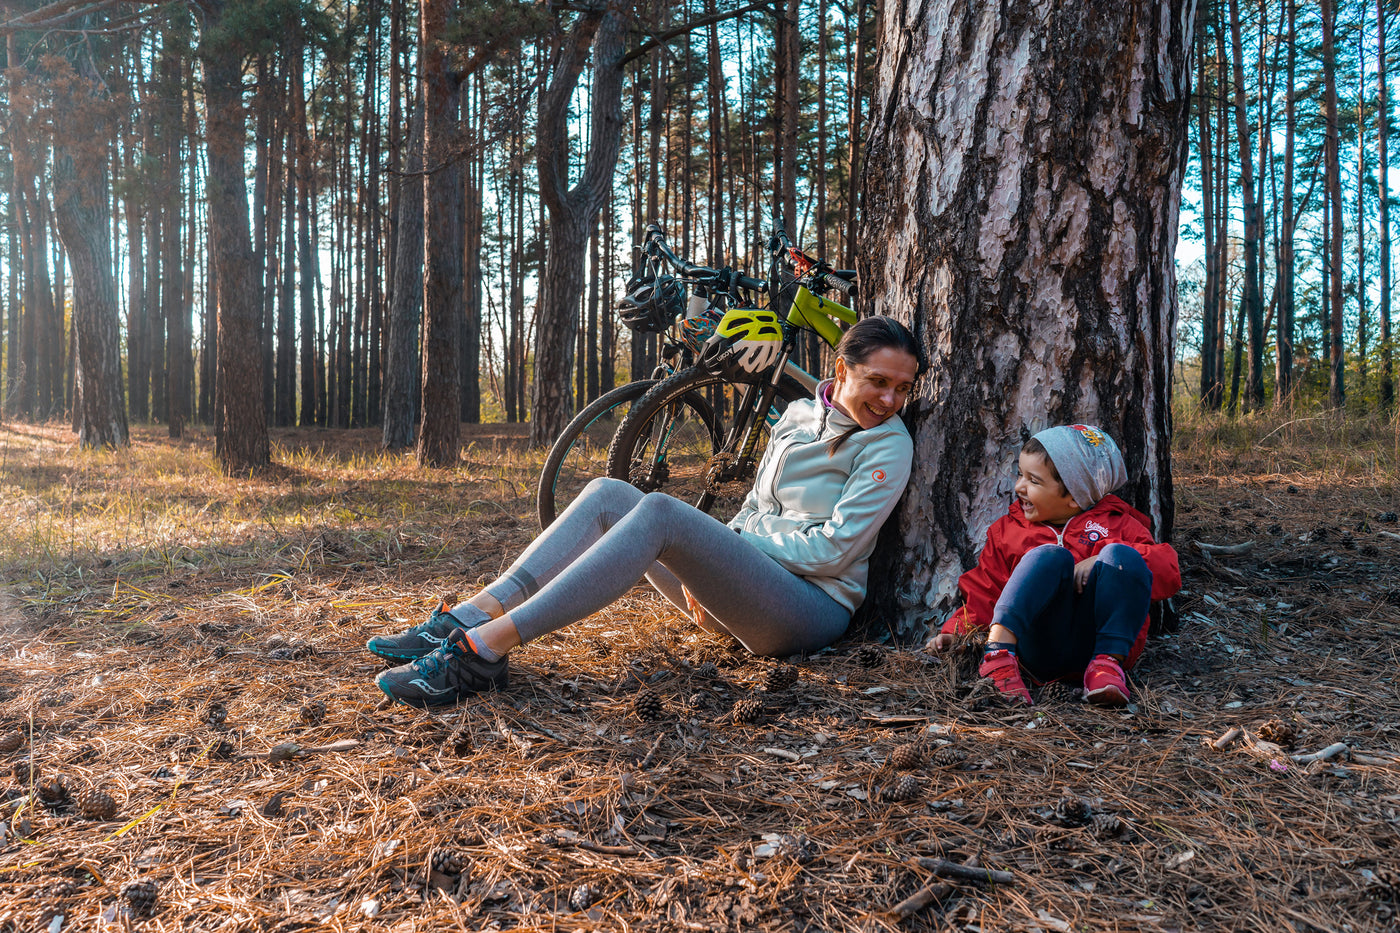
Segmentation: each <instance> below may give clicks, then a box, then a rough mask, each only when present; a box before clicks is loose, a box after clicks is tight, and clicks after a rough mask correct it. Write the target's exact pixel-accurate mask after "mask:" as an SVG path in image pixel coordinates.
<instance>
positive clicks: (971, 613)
mask: <svg viewBox="0 0 1400 933" xmlns="http://www.w3.org/2000/svg"><path fill="white" fill-rule="evenodd" d="M1147 526H1148V519H1147V516H1146V515H1143V514H1142V513H1141V512H1139V511H1138V510H1137V509H1135V508H1133V507H1132V506H1130V505H1128V503H1126V502H1124V501H1123V500H1122V499H1120V498H1118V497H1117V496H1104V497H1103V498H1102V499H1100V500H1099V501H1098V502H1097V503H1096V504H1095V505H1094V507H1093V508H1092V509H1090V510H1089V511H1087V512H1080V513H1079V514H1078V515H1076V516H1074V517H1073V518H1071V519H1070V520H1069V521H1068V522H1066V523H1065V527H1064V536H1063V541H1060V540H1058V538H1059V535H1057V534H1056V532H1055V529H1054V528H1053V527H1052V526H1050V525H1046V524H1042V523H1040V522H1030V521H1027V520H1026V516H1025V515H1024V514H1023V513H1022V511H1021V503H1019V502H1012V503H1011V508H1010V509H1008V510H1007V514H1005V515H1003V516H1002V517H1001V518H999V519H997V520H996V522H994V523H993V524H992V527H991V528H988V529H987V543H986V544H985V545H984V546H983V548H982V554H981V556H980V557H978V558H977V566H976V567H973V568H972V569H971V570H969V571H968V572H967V573H965V574H963V575H962V576H961V577H959V578H958V589H959V590H961V591H962V595H963V604H962V605H961V606H959V607H958V608H957V609H956V610H954V612H953V614H952V615H951V616H949V617H948V619H947V621H945V622H944V623H943V627H942V629H941V631H942V632H944V633H947V634H962V633H963V632H970V631H972V630H973V629H976V628H986V627H987V626H989V625H991V622H992V610H993V609H994V608H995V607H996V604H997V598H998V597H1000V596H1001V591H1002V589H1003V588H1004V587H1005V586H1006V581H1007V580H1009V579H1010V578H1011V571H1013V570H1015V569H1016V565H1017V564H1019V563H1020V562H1021V558H1022V557H1023V556H1025V554H1026V552H1027V551H1029V550H1030V549H1031V548H1033V547H1038V546H1040V545H1042V544H1063V545H1064V546H1065V547H1067V548H1069V550H1070V552H1071V553H1072V554H1074V562H1075V563H1076V564H1077V563H1079V562H1080V561H1081V560H1084V559H1085V558H1086V557H1092V556H1093V555H1095V554H1097V553H1099V552H1100V551H1102V550H1103V549H1104V548H1105V547H1107V546H1108V545H1110V544H1126V545H1128V546H1129V547H1132V548H1133V549H1135V550H1136V551H1137V552H1138V553H1139V554H1141V555H1142V558H1143V560H1144V561H1145V562H1146V563H1147V569H1149V570H1151V571H1152V599H1153V600H1159V599H1166V598H1167V597H1169V596H1172V595H1173V594H1174V593H1176V591H1177V590H1179V589H1181V569H1180V567H1178V566H1177V560H1176V551H1175V550H1174V549H1173V548H1172V546H1171V545H1170V544H1158V543H1157V542H1156V541H1155V540H1154V539H1153V537H1152V533H1151V532H1150V531H1148V530H1147ZM1146 643H1147V620H1146V619H1144V620H1143V626H1142V629H1141V631H1139V632H1138V637H1137V640H1136V641H1135V642H1134V643H1133V649H1132V651H1131V652H1130V653H1129V655H1128V664H1129V665H1132V664H1133V663H1134V662H1135V661H1137V659H1138V656H1139V655H1140V654H1142V649H1143V646H1144V645H1145V644H1146Z"/></svg>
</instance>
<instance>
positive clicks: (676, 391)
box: [607, 369, 809, 521]
mask: <svg viewBox="0 0 1400 933" xmlns="http://www.w3.org/2000/svg"><path fill="white" fill-rule="evenodd" d="M753 391H761V387H759V386H749V385H742V384H736V383H734V382H731V381H729V380H728V379H725V378H724V377H723V376H722V375H719V374H716V373H711V372H708V371H706V370H703V369H689V370H685V371H683V372H680V373H677V374H676V375H674V376H671V377H670V378H668V379H663V380H662V381H660V382H658V383H656V385H655V386H653V387H652V389H651V391H649V392H648V393H647V394H646V395H645V396H643V397H642V398H641V399H639V400H638V401H637V402H636V403H634V404H633V405H632V408H631V410H630V411H629V412H628V413H627V417H626V418H624V419H623V420H622V424H621V425H619V426H618V429H617V433H616V434H615V435H613V441H612V446H611V447H610V448H609V449H608V465H607V469H608V475H609V476H612V477H616V478H617V479H625V480H627V481H628V482H630V483H631V484H632V485H634V486H636V487H637V488H638V489H641V490H642V491H644V492H665V493H667V494H668V495H672V496H675V497H676V498H678V499H682V500H684V501H686V502H689V503H690V504H691V505H694V506H695V507H696V508H698V509H700V510H701V511H703V512H709V513H710V514H711V515H714V516H715V517H716V518H718V519H719V520H720V521H728V520H729V519H731V518H733V517H734V515H735V513H737V512H738V511H739V508H740V506H742V505H743V502H744V497H745V496H746V495H747V494H748V491H749V488H750V486H751V484H752V482H753V474H754V467H755V466H756V463H755V464H752V465H750V466H749V468H748V469H746V470H743V471H741V472H739V473H734V474H733V475H731V476H727V477H725V479H724V481H723V482H718V481H716V479H715V474H716V470H717V469H718V468H719V467H720V466H721V465H722V463H723V461H724V458H726V457H729V456H731V455H733V454H736V453H737V452H738V451H737V447H738V445H739V444H740V443H741V442H742V440H743V426H742V425H740V426H738V427H737V428H736V426H735V425H734V424H732V423H731V424H728V425H724V426H720V425H718V424H716V423H714V422H713V421H711V422H710V423H708V424H706V423H704V422H701V421H699V420H698V419H696V418H695V417H693V416H690V415H689V414H688V413H687V411H686V407H687V405H688V404H689V402H690V400H693V399H695V398H713V397H715V396H722V397H723V400H722V403H719V404H716V405H715V407H716V408H718V409H719V410H723V411H731V412H737V413H739V415H743V414H744V412H745V409H744V408H743V407H741V406H742V401H743V399H744V398H746V397H748V396H747V393H749V392H753ZM807 397H809V393H808V392H807V391H806V390H805V389H803V388H802V386H801V385H799V384H798V383H797V382H796V381H795V380H793V379H789V378H784V379H783V381H782V382H780V383H779V385H778V392H777V394H776V395H775V396H774V398H773V408H774V409H776V412H772V413H770V417H769V418H765V419H763V420H762V423H760V424H759V425H758V426H757V430H758V431H759V436H758V442H757V444H756V445H755V447H754V459H755V461H756V460H758V459H760V458H761V457H762V452H763V450H764V448H765V447H766V446H767V444H768V430H769V428H770V426H771V421H773V420H776V418H775V417H772V415H774V414H780V413H781V412H782V411H783V410H785V409H786V408H787V405H788V403H789V402H791V401H793V400H795V399H799V398H807ZM736 406H740V407H736ZM730 447H732V448H734V449H729V448H730Z"/></svg>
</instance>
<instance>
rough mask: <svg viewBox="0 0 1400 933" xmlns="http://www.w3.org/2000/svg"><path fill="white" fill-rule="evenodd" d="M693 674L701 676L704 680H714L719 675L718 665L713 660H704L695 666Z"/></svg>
mask: <svg viewBox="0 0 1400 933" xmlns="http://www.w3.org/2000/svg"><path fill="white" fill-rule="evenodd" d="M695 676H696V677H703V678H704V679H706V680H714V679H715V678H716V677H718V676H719V667H718V665H716V664H715V662H714V661H706V662H705V663H704V664H701V665H700V666H699V667H697V668H695Z"/></svg>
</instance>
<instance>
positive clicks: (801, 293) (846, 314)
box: [787, 285, 856, 347]
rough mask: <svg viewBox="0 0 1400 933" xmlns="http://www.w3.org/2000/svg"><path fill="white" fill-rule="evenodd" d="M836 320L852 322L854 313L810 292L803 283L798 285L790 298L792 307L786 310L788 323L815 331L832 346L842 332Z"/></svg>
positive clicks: (838, 339) (853, 321)
mask: <svg viewBox="0 0 1400 933" xmlns="http://www.w3.org/2000/svg"><path fill="white" fill-rule="evenodd" d="M837 321H844V322H846V323H847V324H854V323H855V322H856V313H855V312H854V311H852V310H851V309H850V308H848V307H846V306H845V305H843V304H838V303H837V302H835V301H832V300H831V299H830V298H823V297H821V296H820V295H814V294H812V293H811V292H809V291H808V290H807V286H805V285H801V286H798V289H797V294H796V295H794V296H793V299H792V307H791V308H790V309H789V310H788V316H787V322H788V323H789V324H791V325H793V326H794V327H806V328H809V329H811V330H814V331H816V332H817V333H818V334H819V335H821V338H822V339H823V340H825V341H826V342H827V343H828V344H830V345H831V346H833V347H834V346H836V344H837V343H838V342H839V341H840V340H841V333H842V331H841V325H840V324H838V323H837Z"/></svg>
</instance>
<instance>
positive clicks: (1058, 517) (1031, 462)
mask: <svg viewBox="0 0 1400 933" xmlns="http://www.w3.org/2000/svg"><path fill="white" fill-rule="evenodd" d="M1019 466H1020V474H1021V475H1020V476H1018V477H1016V501H1017V502H1020V503H1021V511H1022V512H1023V513H1024V514H1025V516H1026V519H1027V520H1028V521H1032V522H1047V523H1049V524H1051V525H1058V524H1061V523H1063V522H1067V521H1069V520H1070V519H1071V518H1073V517H1074V516H1076V515H1078V514H1079V513H1080V512H1082V511H1084V510H1083V509H1081V508H1080V507H1079V503H1077V502H1075V501H1074V496H1071V495H1070V494H1069V492H1068V490H1066V489H1065V487H1064V484H1063V483H1061V482H1060V481H1059V480H1058V479H1056V478H1055V474H1054V472H1053V470H1052V469H1051V467H1050V461H1049V460H1047V459H1045V457H1044V455H1042V454H1028V453H1022V454H1021V459H1020V461H1019Z"/></svg>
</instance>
